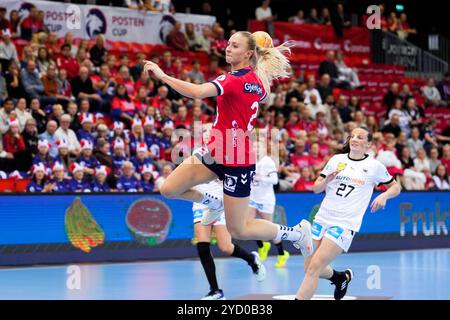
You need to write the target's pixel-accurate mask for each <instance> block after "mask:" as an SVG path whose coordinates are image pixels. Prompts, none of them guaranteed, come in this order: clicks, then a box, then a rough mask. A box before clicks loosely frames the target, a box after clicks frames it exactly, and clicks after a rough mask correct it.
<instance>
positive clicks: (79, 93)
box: [71, 67, 104, 112]
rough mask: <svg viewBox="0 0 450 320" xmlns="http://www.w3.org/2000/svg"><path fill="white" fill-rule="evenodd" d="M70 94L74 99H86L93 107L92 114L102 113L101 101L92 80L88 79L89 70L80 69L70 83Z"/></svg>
mask: <svg viewBox="0 0 450 320" xmlns="http://www.w3.org/2000/svg"><path fill="white" fill-rule="evenodd" d="M71 87H72V92H73V95H74V97H75V98H77V99H78V101H80V99H84V98H87V99H89V103H90V104H91V105H92V107H93V110H92V111H93V112H98V111H103V110H104V109H103V108H102V99H101V97H100V96H99V95H98V94H97V92H96V91H95V90H94V87H93V85H92V80H91V79H90V78H89V69H88V68H86V67H80V71H79V75H78V76H77V77H75V78H74V79H72V81H71Z"/></svg>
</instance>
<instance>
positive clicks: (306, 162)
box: [291, 154, 311, 169]
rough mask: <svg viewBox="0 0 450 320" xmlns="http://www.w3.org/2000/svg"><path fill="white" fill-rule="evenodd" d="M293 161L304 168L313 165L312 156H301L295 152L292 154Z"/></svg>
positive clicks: (300, 167)
mask: <svg viewBox="0 0 450 320" xmlns="http://www.w3.org/2000/svg"><path fill="white" fill-rule="evenodd" d="M291 163H292V164H293V165H295V166H296V167H297V168H299V169H302V168H304V167H309V166H310V165H311V159H310V156H308V155H306V154H303V155H301V156H297V155H295V154H293V155H291Z"/></svg>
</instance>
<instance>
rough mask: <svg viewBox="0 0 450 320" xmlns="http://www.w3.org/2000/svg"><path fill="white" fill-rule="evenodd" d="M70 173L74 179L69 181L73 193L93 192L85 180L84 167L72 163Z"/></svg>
mask: <svg viewBox="0 0 450 320" xmlns="http://www.w3.org/2000/svg"><path fill="white" fill-rule="evenodd" d="M70 172H71V173H72V179H71V180H70V181H69V188H70V191H71V192H77V193H81V192H91V186H90V185H89V183H87V182H86V181H85V179H84V167H83V166H82V165H80V164H79V163H76V162H74V163H72V164H71V165H70Z"/></svg>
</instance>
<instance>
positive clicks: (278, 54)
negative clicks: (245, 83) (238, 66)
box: [255, 41, 293, 93]
mask: <svg viewBox="0 0 450 320" xmlns="http://www.w3.org/2000/svg"><path fill="white" fill-rule="evenodd" d="M292 46H293V44H292V42H289V41H288V42H285V43H283V44H282V45H279V46H278V47H274V48H261V47H258V46H257V47H256V55H255V60H256V61H255V73H256V75H257V76H258V77H259V78H260V79H261V81H262V83H263V85H264V88H265V89H266V91H267V93H270V86H271V85H272V81H273V80H274V79H279V78H288V77H290V76H291V65H290V63H289V59H288V57H287V55H289V54H290V53H291V47H292Z"/></svg>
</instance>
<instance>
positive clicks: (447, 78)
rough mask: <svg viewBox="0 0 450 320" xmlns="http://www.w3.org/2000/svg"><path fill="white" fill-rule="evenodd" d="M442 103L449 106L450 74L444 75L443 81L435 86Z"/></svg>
mask: <svg viewBox="0 0 450 320" xmlns="http://www.w3.org/2000/svg"><path fill="white" fill-rule="evenodd" d="M437 89H438V90H439V93H440V95H441V98H442V101H443V102H444V103H445V104H446V105H447V106H450V72H447V73H445V75H444V79H442V81H441V82H440V83H439V84H438V85H437Z"/></svg>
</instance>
